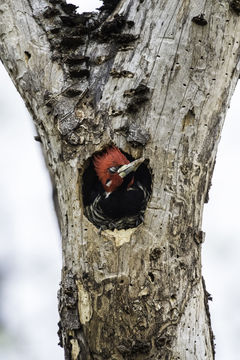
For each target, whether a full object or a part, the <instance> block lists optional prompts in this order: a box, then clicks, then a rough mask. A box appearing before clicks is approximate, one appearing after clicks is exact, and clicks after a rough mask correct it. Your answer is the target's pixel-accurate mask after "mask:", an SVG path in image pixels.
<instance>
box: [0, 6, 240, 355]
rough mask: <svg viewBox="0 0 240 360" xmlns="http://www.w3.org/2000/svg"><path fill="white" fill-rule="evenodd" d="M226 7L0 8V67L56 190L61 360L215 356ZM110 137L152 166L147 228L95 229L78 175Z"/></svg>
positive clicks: (229, 36) (229, 73)
mask: <svg viewBox="0 0 240 360" xmlns="http://www.w3.org/2000/svg"><path fill="white" fill-rule="evenodd" d="M232 3H233V2H231V4H230V3H229V1H224V0H221V1H219V0H213V1H208V2H205V1H204V2H203V3H202V4H200V2H199V1H194V0H188V1H183V0H165V1H163V0H162V1H157V0H151V1H144V0H143V1H135V0H134V1H133V0H122V1H104V6H103V8H102V11H101V13H100V14H99V15H98V14H91V13H88V14H84V15H74V7H73V6H70V5H66V3H65V2H64V1H63V0H51V1H50V0H49V1H46V0H22V1H14V0H2V1H1V4H0V40H1V42H0V56H1V60H2V62H3V63H4V65H5V67H6V69H7V70H8V72H9V74H10V76H11V78H12V79H13V81H14V83H15V85H16V87H17V89H18V91H19V92H20V93H21V95H22V97H23V99H24V100H25V103H26V105H27V107H28V109H29V110H30V112H31V113H32V115H33V119H34V122H35V124H36V127H37V130H38V133H39V136H40V138H41V140H42V143H43V150H44V153H45V156H46V159H47V163H48V166H49V169H50V171H51V173H52V177H53V179H54V183H55V184H56V188H57V195H58V216H59V220H60V224H61V232H62V247H63V271H62V284H61V289H60V292H59V311H60V317H61V323H60V331H59V334H60V342H61V345H62V346H63V347H64V349H65V358H66V359H71V360H76V359H81V360H88V359H115V360H120V359H139V360H140V359H181V360H183V359H199V360H202V359H213V357H214V348H213V335H212V331H211V326H210V319H209V312H208V306H207V300H208V299H207V293H206V291H205V287H204V284H203V281H202V276H201V243H202V241H203V240H204V234H203V233H202V231H201V221H202V211H203V205H204V202H205V201H206V200H207V198H208V189H209V186H210V183H211V176H212V171H213V168H214V162H215V157H216V151H217V145H218V142H219V137H220V132H221V128H222V125H223V121H224V117H225V112H226V109H227V107H228V104H229V100H230V97H231V95H232V92H233V90H234V87H235V85H236V82H237V79H238V76H239V67H238V63H239V38H238V36H239V35H238V34H239V33H240V21H239V17H238V13H239V12H238V10H236V6H233V4H232ZM234 3H235V2H234ZM199 4H200V5H199ZM235 5H236V4H235ZM111 143H115V144H116V145H117V146H119V147H121V148H122V149H123V150H124V151H127V152H129V153H130V154H131V155H132V156H134V157H140V156H144V157H146V158H148V159H149V160H150V167H151V169H152V174H153V191H152V197H151V200H150V202H149V205H148V208H147V210H146V214H145V219H144V223H143V224H142V225H140V226H139V227H138V228H135V229H131V230H127V231H124V230H121V231H118V232H117V231H115V232H111V231H104V232H102V233H101V234H99V231H98V230H97V229H96V228H95V227H94V226H93V225H92V224H91V223H89V221H88V220H87V219H86V218H85V217H84V216H83V209H82V197H81V176H82V173H83V171H84V169H85V168H86V166H87V164H88V162H87V160H88V159H89V157H90V156H92V154H93V153H94V152H95V151H98V150H100V149H102V148H103V147H104V146H106V145H107V144H111Z"/></svg>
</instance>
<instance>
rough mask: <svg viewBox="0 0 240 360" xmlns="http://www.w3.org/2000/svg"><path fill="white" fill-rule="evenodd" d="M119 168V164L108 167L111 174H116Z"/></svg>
mask: <svg viewBox="0 0 240 360" xmlns="http://www.w3.org/2000/svg"><path fill="white" fill-rule="evenodd" d="M118 169H119V166H112V167H110V168H109V169H108V171H109V172H110V173H111V174H114V173H115V172H116V171H118Z"/></svg>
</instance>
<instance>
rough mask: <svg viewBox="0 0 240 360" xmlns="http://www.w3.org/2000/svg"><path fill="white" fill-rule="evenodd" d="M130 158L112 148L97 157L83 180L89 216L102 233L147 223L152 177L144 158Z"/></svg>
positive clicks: (86, 210)
mask: <svg viewBox="0 0 240 360" xmlns="http://www.w3.org/2000/svg"><path fill="white" fill-rule="evenodd" d="M126 156H127V155H126ZM126 156H125V155H124V154H123V153H122V152H121V151H120V150H119V149H118V148H117V147H115V146H112V147H110V148H108V149H107V150H106V151H105V152H103V153H101V154H99V155H95V156H94V157H93V161H92V165H91V166H92V171H91V170H89V173H87V174H86V175H85V178H84V179H83V183H84V185H83V202H84V205H85V215H86V216H87V218H88V219H89V220H90V221H91V222H92V223H93V224H94V225H95V226H96V227H98V228H100V229H101V230H106V229H110V230H114V229H117V230H120V229H127V228H133V227H136V226H138V225H139V224H140V223H141V222H142V221H143V216H144V211H145V208H146V205H147V202H148V199H149V197H150V192H151V175H150V172H149V170H148V168H147V166H146V165H145V164H144V163H143V162H144V159H143V158H140V159H137V160H134V159H131V161H130V160H129V159H128V158H127V157H126ZM94 175H95V177H94Z"/></svg>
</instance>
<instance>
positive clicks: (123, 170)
mask: <svg viewBox="0 0 240 360" xmlns="http://www.w3.org/2000/svg"><path fill="white" fill-rule="evenodd" d="M144 160H145V159H144V158H140V159H137V160H134V161H132V162H130V163H129V164H126V165H123V166H121V167H120V168H119V169H118V171H117V173H118V175H119V176H121V178H125V177H126V176H127V175H128V174H130V173H131V172H132V171H136V170H137V168H138V167H139V166H140V165H141V164H142V163H143V162H144Z"/></svg>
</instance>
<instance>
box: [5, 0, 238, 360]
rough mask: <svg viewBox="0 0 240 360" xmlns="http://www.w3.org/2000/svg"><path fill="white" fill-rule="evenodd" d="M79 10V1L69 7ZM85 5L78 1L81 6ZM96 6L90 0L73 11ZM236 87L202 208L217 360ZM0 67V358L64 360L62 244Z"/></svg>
mask: <svg viewBox="0 0 240 360" xmlns="http://www.w3.org/2000/svg"><path fill="white" fill-rule="evenodd" d="M67 2H69V3H74V4H75V5H78V6H79V5H80V4H79V3H80V1H67ZM82 2H83V1H82ZM99 6H101V2H100V1H97V0H95V1H94V0H92V1H91V0H88V2H87V4H84V5H80V6H79V12H82V11H93V10H94V9H96V8H97V7H99ZM239 98H240V85H238V87H237V89H236V91H235V94H234V96H233V98H232V102H231V107H230V109H229V111H228V114H227V118H226V122H225V126H224V129H223V133H222V139H221V142H220V146H219V150H218V156H217V163H216V167H215V172H214V176H213V180H212V184H213V185H212V188H211V191H210V201H209V203H208V204H207V205H205V210H204V221H203V230H204V231H205V232H206V241H205V243H204V244H203V261H202V262H203V275H204V278H205V280H206V285H207V290H208V291H209V292H210V293H211V295H212V296H213V302H210V311H211V316H212V325H213V331H214V334H215V336H216V344H217V345H216V360H226V359H227V360H238V359H239V333H240V284H239V273H240V261H239V258H240V241H239V240H240V239H239V238H240V221H239V215H240V214H239V201H240V187H239V174H240V165H239V164H240V161H239V156H240V142H239V134H240V121H239V113H240V101H239ZM34 135H36V133H35V129H34V127H33V124H32V120H31V119H30V116H29V114H28V113H27V110H26V108H25V106H24V103H23V101H22V100H21V98H20V96H19V94H18V93H17V91H16V89H15V88H14V86H13V84H12V83H11V80H10V78H9V77H8V75H7V73H6V71H5V69H4V68H3V66H2V64H1V63H0V168H1V169H2V171H1V177H0V199H1V201H0V359H4V360H45V359H51V360H63V358H64V356H63V350H62V349H61V348H60V347H59V346H57V343H58V338H57V322H58V313H57V290H58V288H59V282H60V271H61V240H60V234H59V230H58V226H57V221H56V217H55V213H54V208H53V204H52V189H51V183H50V180H49V176H48V173H47V170H46V167H45V164H44V161H43V156H42V153H41V145H40V144H39V143H38V142H36V141H34Z"/></svg>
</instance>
